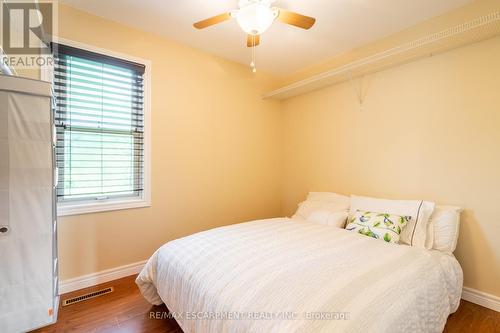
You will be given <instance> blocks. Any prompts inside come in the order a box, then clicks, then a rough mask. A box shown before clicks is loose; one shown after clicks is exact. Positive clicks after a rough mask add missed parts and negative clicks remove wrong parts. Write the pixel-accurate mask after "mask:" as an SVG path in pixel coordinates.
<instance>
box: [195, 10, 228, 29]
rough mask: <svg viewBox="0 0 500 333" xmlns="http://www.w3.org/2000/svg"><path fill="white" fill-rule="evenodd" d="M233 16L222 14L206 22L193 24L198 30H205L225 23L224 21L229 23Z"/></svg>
mask: <svg viewBox="0 0 500 333" xmlns="http://www.w3.org/2000/svg"><path fill="white" fill-rule="evenodd" d="M231 18H232V16H231V14H230V13H224V14H220V15H217V16H214V17H210V18H207V19H206V20H203V21H200V22H196V23H195V24H193V26H194V27H195V28H196V29H204V28H207V27H209V26H211V25H215V24H217V23H221V22H224V21H227V20H229V19H231Z"/></svg>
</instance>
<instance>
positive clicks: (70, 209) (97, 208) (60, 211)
mask: <svg viewBox="0 0 500 333" xmlns="http://www.w3.org/2000/svg"><path fill="white" fill-rule="evenodd" d="M145 207H151V202H150V201H149V200H146V199H143V198H139V199H137V198H134V199H120V200H108V201H102V202H85V203H58V204H57V216H70V215H81V214H90V213H99V212H107V211H114V210H123V209H133V208H145Z"/></svg>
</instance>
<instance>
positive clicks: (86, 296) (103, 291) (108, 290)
mask: <svg viewBox="0 0 500 333" xmlns="http://www.w3.org/2000/svg"><path fill="white" fill-rule="evenodd" d="M113 290H114V288H113V287H108V288H105V289H101V290H97V291H93V292H91V293H88V294H84V295H80V296H76V297H71V298H68V299H65V300H64V301H63V303H62V306H66V305H71V304H75V303H78V302H82V301H86V300H88V299H91V298H95V297H99V296H102V295H106V294H109V293H112V292H113Z"/></svg>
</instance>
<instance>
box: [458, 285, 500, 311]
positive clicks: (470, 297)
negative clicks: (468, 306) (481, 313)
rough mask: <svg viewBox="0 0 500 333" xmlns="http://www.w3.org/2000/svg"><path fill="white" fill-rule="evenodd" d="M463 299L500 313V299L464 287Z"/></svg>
mask: <svg viewBox="0 0 500 333" xmlns="http://www.w3.org/2000/svg"><path fill="white" fill-rule="evenodd" d="M462 299H464V300H466V301H469V302H472V303H475V304H478V305H481V306H484V307H485V308H488V309H491V310H495V311H496V312H500V297H498V296H495V295H492V294H488V293H485V292H482V291H479V290H476V289H472V288H469V287H463V289H462Z"/></svg>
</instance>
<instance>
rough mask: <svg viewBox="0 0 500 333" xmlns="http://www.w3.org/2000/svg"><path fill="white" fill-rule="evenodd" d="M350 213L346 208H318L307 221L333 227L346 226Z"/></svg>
mask: <svg viewBox="0 0 500 333" xmlns="http://www.w3.org/2000/svg"><path fill="white" fill-rule="evenodd" d="M347 216H348V213H347V211H346V210H344V211H340V212H331V211H328V210H316V211H314V212H312V213H311V214H310V215H309V217H308V218H307V219H306V221H307V222H313V223H320V224H325V225H330V226H332V227H337V228H344V226H345V223H346V221H347Z"/></svg>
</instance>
